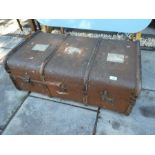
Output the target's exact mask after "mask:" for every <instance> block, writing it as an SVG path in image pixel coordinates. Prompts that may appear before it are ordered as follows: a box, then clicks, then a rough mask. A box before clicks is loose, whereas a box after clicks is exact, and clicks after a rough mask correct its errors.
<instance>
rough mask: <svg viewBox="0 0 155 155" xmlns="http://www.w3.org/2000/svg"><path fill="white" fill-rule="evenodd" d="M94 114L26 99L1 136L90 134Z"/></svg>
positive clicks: (37, 99)
mask: <svg viewBox="0 0 155 155" xmlns="http://www.w3.org/2000/svg"><path fill="white" fill-rule="evenodd" d="M96 114H97V113H96V112H95V111H91V110H86V109H82V108H78V107H73V106H70V105H65V104H60V103H56V102H54V101H49V100H45V99H39V98H34V97H28V98H27V99H26V101H25V102H24V104H23V105H22V106H21V108H20V109H19V111H18V113H17V114H16V115H15V117H14V118H13V119H12V121H11V122H10V123H9V125H8V126H7V128H6V129H5V131H4V132H3V134H13V135H16V134H18V135H22V134H24V135H27V134H32V135H38V134H39V135H42V134H52V135H53V134H54V135H70V134H71V135H72V134H73V135H74V134H76V135H77V134H80V135H81V134H86V135H89V134H92V132H93V128H94V124H95V119H96Z"/></svg>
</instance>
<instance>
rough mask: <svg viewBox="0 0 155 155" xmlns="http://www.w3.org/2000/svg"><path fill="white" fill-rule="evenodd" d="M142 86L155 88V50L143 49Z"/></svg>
mask: <svg viewBox="0 0 155 155" xmlns="http://www.w3.org/2000/svg"><path fill="white" fill-rule="evenodd" d="M141 58H142V60H141V63H142V87H143V88H144V89H150V90H155V68H154V67H155V52H150V51H141Z"/></svg>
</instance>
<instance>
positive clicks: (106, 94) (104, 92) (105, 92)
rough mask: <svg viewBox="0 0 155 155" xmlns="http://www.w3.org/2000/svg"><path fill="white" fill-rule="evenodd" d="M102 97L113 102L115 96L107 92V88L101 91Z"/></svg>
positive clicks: (108, 101)
mask: <svg viewBox="0 0 155 155" xmlns="http://www.w3.org/2000/svg"><path fill="white" fill-rule="evenodd" d="M101 99H102V101H105V102H107V103H111V104H112V103H113V98H112V97H111V96H110V95H109V93H108V92H107V90H104V91H103V92H102V93H101Z"/></svg>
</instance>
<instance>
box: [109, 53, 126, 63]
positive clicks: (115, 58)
mask: <svg viewBox="0 0 155 155" xmlns="http://www.w3.org/2000/svg"><path fill="white" fill-rule="evenodd" d="M107 61H110V62H115V63H124V55H123V54H115V53H108V56H107Z"/></svg>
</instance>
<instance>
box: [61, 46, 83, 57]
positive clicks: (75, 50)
mask: <svg viewBox="0 0 155 155" xmlns="http://www.w3.org/2000/svg"><path fill="white" fill-rule="evenodd" d="M64 52H65V53H67V54H69V55H73V54H81V49H79V48H76V47H72V46H68V47H66V48H65V50H64Z"/></svg>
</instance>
